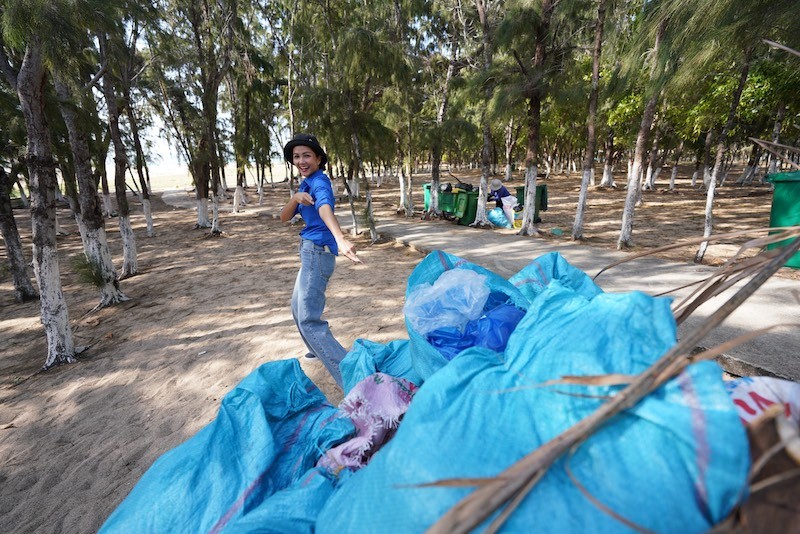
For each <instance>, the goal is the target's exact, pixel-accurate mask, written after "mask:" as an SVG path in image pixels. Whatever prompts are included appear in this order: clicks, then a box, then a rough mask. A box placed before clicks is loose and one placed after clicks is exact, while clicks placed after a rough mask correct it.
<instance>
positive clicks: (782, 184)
mask: <svg viewBox="0 0 800 534" xmlns="http://www.w3.org/2000/svg"><path fill="white" fill-rule="evenodd" d="M767 180H769V181H770V182H772V183H773V184H774V185H775V192H774V193H773V194H772V210H771V211H770V214H769V225H770V226H797V225H800V171H794V172H782V173H779V174H770V175H768V176H767ZM790 242H791V240H789V239H786V240H784V241H780V242H778V243H773V244H771V245H767V248H768V249H772V248H776V247H784V246H786V245H788V244H789V243H790ZM786 266H787V267H793V268H795V269H800V252H798V253H796V254H794V255H793V256H792V257H791V258H789V261H787V262H786Z"/></svg>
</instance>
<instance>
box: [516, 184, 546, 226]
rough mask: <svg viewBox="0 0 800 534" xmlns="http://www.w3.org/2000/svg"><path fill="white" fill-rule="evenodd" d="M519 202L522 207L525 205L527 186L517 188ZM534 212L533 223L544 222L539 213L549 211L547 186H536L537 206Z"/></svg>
mask: <svg viewBox="0 0 800 534" xmlns="http://www.w3.org/2000/svg"><path fill="white" fill-rule="evenodd" d="M517 202H519V205H520V206H524V205H525V186H524V185H521V186H518V187H517ZM534 208H535V209H534V210H533V222H535V223H540V222H542V219H541V217H539V211H547V184H536V205H535V207H534Z"/></svg>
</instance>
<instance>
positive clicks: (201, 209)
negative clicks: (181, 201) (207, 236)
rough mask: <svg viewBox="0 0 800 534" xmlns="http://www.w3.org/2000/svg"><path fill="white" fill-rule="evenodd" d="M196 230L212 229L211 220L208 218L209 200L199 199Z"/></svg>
mask: <svg viewBox="0 0 800 534" xmlns="http://www.w3.org/2000/svg"><path fill="white" fill-rule="evenodd" d="M195 228H211V220H210V219H209V218H208V199H207V198H198V199H197V224H196V225H195Z"/></svg>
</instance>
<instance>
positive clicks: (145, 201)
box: [123, 87, 156, 237]
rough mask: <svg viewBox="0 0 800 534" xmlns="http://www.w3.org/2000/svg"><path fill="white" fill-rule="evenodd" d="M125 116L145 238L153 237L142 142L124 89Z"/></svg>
mask: <svg viewBox="0 0 800 534" xmlns="http://www.w3.org/2000/svg"><path fill="white" fill-rule="evenodd" d="M123 96H124V97H125V114H126V115H127V117H128V124H129V126H130V129H131V138H132V139H133V147H134V150H135V154H136V173H137V175H138V176H139V186H140V187H141V191H142V210H143V211H144V218H145V223H146V225H147V237H155V235H156V234H155V230H154V229H153V210H152V208H151V206H150V179H149V178H146V177H145V172H147V162H146V161H145V158H144V150H143V149H142V140H141V138H140V136H139V124H138V122H137V120H136V114H135V113H134V111H133V106H132V105H131V96H130V91H129V90H128V88H127V87H125V93H124V95H123Z"/></svg>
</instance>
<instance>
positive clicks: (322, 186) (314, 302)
mask: <svg viewBox="0 0 800 534" xmlns="http://www.w3.org/2000/svg"><path fill="white" fill-rule="evenodd" d="M283 157H284V158H285V159H286V161H288V162H289V163H291V164H293V165H294V166H295V167H297V170H298V171H300V175H301V176H302V177H303V181H302V182H301V183H300V187H298V188H297V193H295V194H294V195H292V198H291V199H290V200H289V202H288V203H287V204H286V205H285V206H284V207H283V209H282V210H281V222H284V223H285V222H288V221H290V220H291V219H292V217H294V216H295V215H296V214H298V213H299V214H300V216H301V217H302V218H303V221H305V223H306V226H305V228H303V230H302V231H301V232H300V271H299V272H298V273H297V280H296V281H295V284H294V291H293V292H292V316H293V317H294V322H295V324H296V325H297V329H298V330H299V331H300V336H301V337H302V338H303V342H304V343H305V344H306V347H308V351H309V353H308V354H306V357H307V358H314V357H316V358H319V359H320V360H322V363H323V364H325V367H326V368H327V369H328V372H330V374H331V376H333V379H334V380H336V383H337V384H338V385H339V387H342V374H341V372H340V371H339V363H340V362H341V361H342V359H344V356H345V354H347V351H346V350H345V349H344V347H342V345H341V343H339V342H338V341H337V340H336V338H335V337H333V334H332V333H331V329H330V327H329V326H328V322H327V321H325V320H323V319H322V312H323V310H324V309H325V290H326V289H327V287H328V280H330V278H331V275H332V274H333V270H334V268H335V267H336V256H338V255H339V254H343V255H344V256H346V257H347V258H348V259H350V260H351V261H353V262H355V263H362V262H361V259H360V258H359V257H358V256H357V255H356V248H355V247H354V246H353V244H352V243H350V241H348V240H347V239H345V237H344V232H342V228H341V227H340V226H339V221H338V220H337V219H336V215H334V208H335V202H334V196H333V187H332V186H331V181H330V178H328V175H326V174H325V173H324V172H323V170H324V169H325V164H326V163H327V162H328V156H327V155H326V154H325V151H324V150H323V149H322V147H321V146H320V144H319V141H317V138H316V137H314V136H313V135H309V134H297V135H295V136H294V137H293V138H292V140H291V141H289V142H288V143H286V146H284V147H283Z"/></svg>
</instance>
